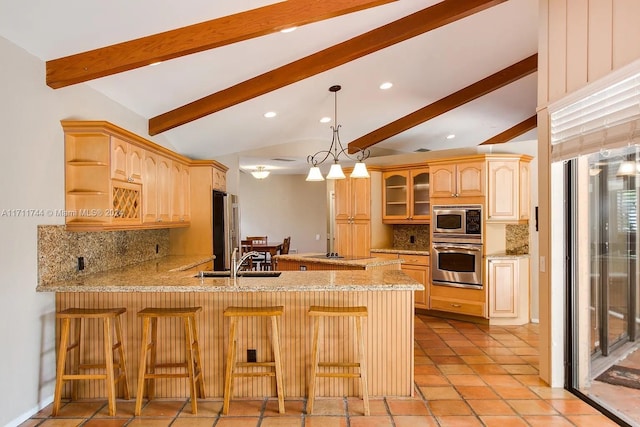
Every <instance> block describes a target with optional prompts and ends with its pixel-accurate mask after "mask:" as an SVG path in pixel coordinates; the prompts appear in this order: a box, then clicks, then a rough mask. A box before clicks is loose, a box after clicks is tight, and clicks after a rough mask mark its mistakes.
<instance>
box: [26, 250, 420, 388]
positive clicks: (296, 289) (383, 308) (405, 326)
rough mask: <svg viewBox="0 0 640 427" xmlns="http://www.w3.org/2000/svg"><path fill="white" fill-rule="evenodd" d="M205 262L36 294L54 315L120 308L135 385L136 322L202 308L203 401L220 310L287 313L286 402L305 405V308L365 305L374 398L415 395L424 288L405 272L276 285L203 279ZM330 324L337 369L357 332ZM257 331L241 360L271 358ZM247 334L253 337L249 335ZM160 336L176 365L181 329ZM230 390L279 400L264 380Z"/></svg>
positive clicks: (214, 358) (183, 262)
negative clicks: (154, 310) (416, 336)
mask: <svg viewBox="0 0 640 427" xmlns="http://www.w3.org/2000/svg"><path fill="white" fill-rule="evenodd" d="M210 259H211V257H208V258H207V257H197V256H194V257H185V256H180V257H174V256H167V257H163V258H160V259H156V260H152V261H145V262H142V263H138V264H134V265H130V266H126V267H122V268H119V269H115V270H107V271H103V272H99V273H94V274H89V275H85V276H83V277H78V278H74V279H67V280H60V281H53V282H50V283H41V284H40V285H39V286H38V288H37V290H38V291H39V292H55V293H56V309H57V310H64V309H66V308H69V307H84V308H93V307H107V306H112V307H126V309H127V312H126V313H125V317H124V329H125V351H126V357H127V364H128V368H129V371H128V375H129V378H131V379H135V378H136V373H137V369H138V362H139V361H138V354H139V351H140V334H141V326H140V325H141V322H140V320H139V319H138V318H137V316H136V313H137V312H138V311H139V310H142V309H143V308H145V307H150V306H156V307H183V306H202V308H203V311H202V313H201V314H200V315H199V318H198V323H199V329H200V330H199V338H200V347H201V351H202V354H203V369H204V372H205V384H206V390H205V391H206V395H207V397H221V396H222V395H223V378H224V361H225V357H226V354H225V353H226V348H227V347H226V346H227V339H228V331H227V329H228V325H227V323H226V322H227V321H226V320H225V319H224V317H223V310H224V309H225V308H226V307H228V306H266V305H282V306H284V315H283V318H282V320H281V324H280V334H281V341H282V343H281V348H282V354H283V366H284V367H285V370H284V378H285V389H286V396H287V397H302V396H305V395H306V383H307V375H308V374H309V372H308V367H309V365H310V360H311V355H310V353H311V348H310V347H311V345H310V343H311V321H310V319H309V318H308V316H307V310H308V309H309V306H310V305H330V306H331V305H332V306H352V305H354V306H355V305H362V306H366V307H367V308H368V311H369V315H368V318H367V320H366V321H365V328H364V329H365V345H366V353H367V372H368V376H369V393H370V395H372V396H411V395H413V392H414V390H413V389H414V387H413V324H414V323H413V322H414V319H413V304H414V291H415V290H421V289H423V286H422V285H421V284H419V283H418V282H416V281H415V280H413V279H411V278H410V277H409V276H407V275H405V274H404V273H403V272H402V271H400V270H398V269H395V270H373V271H365V270H359V271H358V270H350V271H306V272H301V271H284V272H281V273H280V275H279V276H278V277H238V278H236V279H233V278H228V277H224V278H221V277H199V274H198V272H199V269H201V268H202V267H201V266H205V265H206V264H205V263H208V262H209V261H210ZM332 321H333V320H332ZM335 321H336V322H337V323H336V324H335V325H334V324H331V325H330V326H329V327H327V328H325V330H326V331H328V332H329V333H331V336H329V335H327V337H326V341H325V342H326V343H327V344H326V345H325V346H324V350H321V351H325V352H326V353H327V356H330V357H332V358H334V360H335V359H338V360H347V359H351V358H353V357H354V355H355V348H354V343H355V340H354V339H353V337H352V336H351V335H350V334H353V333H354V332H353V327H352V325H350V324H349V323H347V322H348V320H347V319H336V320H335ZM260 322H261V321H260V320H256V321H255V323H253V324H252V325H251V328H250V329H245V328H244V327H242V329H241V330H242V332H241V333H240V336H241V337H240V338H239V341H238V349H239V354H241V355H243V356H242V358H244V357H245V356H244V355H245V354H246V353H247V350H248V349H256V350H257V357H258V360H259V361H260V360H264V359H268V358H269V357H271V354H270V352H271V350H270V345H269V342H268V341H267V337H268V329H267V324H266V323H264V324H263V323H260ZM90 328H93V325H91V326H90ZM164 329H165V330H166V329H167V328H164ZM249 330H252V331H257V332H254V333H252V334H249V333H248V331H249ZM261 331H262V332H261ZM336 331H341V333H340V334H339V336H336V335H335V334H336ZM91 332H92V333H91V334H90V335H91V336H92V339H95V340H96V341H95V343H94V342H92V341H89V344H88V345H87V346H85V352H86V354H87V356H88V357H89V358H91V357H92V353H91V352H95V353H96V354H99V351H100V345H99V344H98V343H99V342H100V341H98V340H100V339H101V336H100V334H101V332H100V331H99V330H98V328H97V327H96V328H95V330H94V329H91ZM165 333H166V335H165V336H164V338H163V339H162V340H161V341H163V342H167V341H170V342H171V343H170V344H169V345H167V346H166V347H164V348H163V347H160V348H159V355H160V354H162V355H164V357H167V358H175V359H179V358H180V357H182V355H181V354H180V353H181V352H182V351H184V349H183V348H182V346H176V345H175V343H176V342H179V341H177V340H180V339H181V334H182V333H183V331H182V328H181V325H179V324H177V323H176V324H171V325H170V326H169V328H168V330H166V332H165ZM171 344H174V345H171ZM160 345H161V344H160ZM159 357H160V356H159ZM94 383H95V382H90V385H89V384H83V383H82V382H81V383H80V384H79V386H80V387H79V394H78V396H79V397H80V398H94V397H102V396H105V395H106V393H105V391H104V390H103V389H102V388H101V387H102V384H94ZM318 386H319V388H320V389H321V390H319V393H321V395H325V396H343V395H353V396H357V395H358V394H359V389H358V387H359V385H358V383H357V381H338V382H334V381H331V380H325V381H321V382H320V383H319V384H318ZM133 389H134V390H135V388H133ZM235 389H236V390H237V391H236V393H235V394H236V396H243V397H256V396H265V395H272V396H275V384H272V381H271V380H270V379H269V380H246V379H242V380H238V381H237V382H236V387H235ZM69 391H70V389H69V390H66V393H69ZM156 394H157V396H158V397H177V396H183V397H184V396H188V388H187V385H186V382H184V381H183V380H170V381H162V382H159V384H158V386H157V387H156Z"/></svg>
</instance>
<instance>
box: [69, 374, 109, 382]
mask: <svg viewBox="0 0 640 427" xmlns="http://www.w3.org/2000/svg"><path fill="white" fill-rule="evenodd" d="M106 378H107V374H64V375H62V379H63V380H64V381H69V380H104V379H106Z"/></svg>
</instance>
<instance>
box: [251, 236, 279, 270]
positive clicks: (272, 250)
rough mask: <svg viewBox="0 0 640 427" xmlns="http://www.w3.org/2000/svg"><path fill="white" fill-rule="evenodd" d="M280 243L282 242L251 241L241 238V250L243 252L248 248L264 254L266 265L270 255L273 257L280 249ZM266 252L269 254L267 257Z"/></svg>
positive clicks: (268, 262) (269, 262) (269, 261)
mask: <svg viewBox="0 0 640 427" xmlns="http://www.w3.org/2000/svg"><path fill="white" fill-rule="evenodd" d="M282 243H283V242H279V243H274V242H269V241H267V243H255V242H254V243H253V244H252V243H251V241H250V240H243V241H242V252H243V253H245V252H246V251H249V250H253V251H256V252H261V253H263V254H264V256H265V261H263V262H265V263H267V264H268V265H270V264H271V257H273V256H274V255H278V253H279V252H280V251H281V250H282ZM267 254H268V255H269V257H268V258H267Z"/></svg>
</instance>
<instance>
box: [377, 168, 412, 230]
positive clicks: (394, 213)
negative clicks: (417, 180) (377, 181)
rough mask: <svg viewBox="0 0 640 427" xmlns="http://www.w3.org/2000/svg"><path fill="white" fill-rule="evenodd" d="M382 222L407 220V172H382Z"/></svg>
mask: <svg viewBox="0 0 640 427" xmlns="http://www.w3.org/2000/svg"><path fill="white" fill-rule="evenodd" d="M382 179H383V182H384V191H383V193H382V197H383V200H382V204H383V207H384V209H383V214H382V219H383V220H392V221H393V220H407V219H408V218H409V192H408V191H407V187H408V183H409V171H393V172H384V173H383V174H382Z"/></svg>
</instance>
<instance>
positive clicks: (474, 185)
mask: <svg viewBox="0 0 640 427" xmlns="http://www.w3.org/2000/svg"><path fill="white" fill-rule="evenodd" d="M429 170H430V174H431V178H430V184H431V185H430V189H431V193H430V195H431V197H432V198H434V197H448V198H451V197H454V198H455V197H477V196H484V194H485V162H484V160H483V161H473V162H464V161H453V162H444V163H433V164H431V163H430V164H429Z"/></svg>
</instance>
